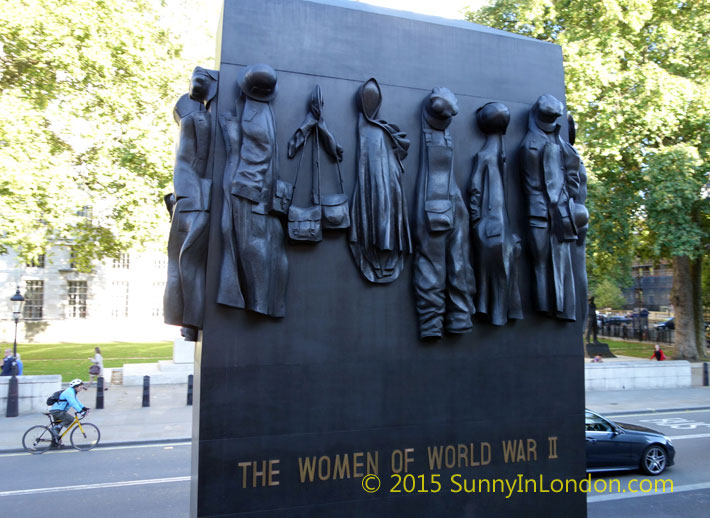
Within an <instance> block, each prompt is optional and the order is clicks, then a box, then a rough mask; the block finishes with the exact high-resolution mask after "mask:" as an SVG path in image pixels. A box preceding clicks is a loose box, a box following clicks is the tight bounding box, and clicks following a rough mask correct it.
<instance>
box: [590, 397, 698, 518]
mask: <svg viewBox="0 0 710 518" xmlns="http://www.w3.org/2000/svg"><path fill="white" fill-rule="evenodd" d="M609 418H610V419H612V420H614V421H617V422H626V423H634V424H639V425H642V426H646V427H648V428H652V429H654V430H657V431H659V432H663V433H664V434H666V435H667V436H669V437H670V438H671V440H672V441H673V446H675V449H676V457H675V465H673V466H672V467H670V468H668V469H666V471H665V472H664V473H662V474H661V475H660V476H658V477H648V476H645V475H643V474H642V473H641V472H617V473H606V474H603V475H595V476H594V477H593V479H592V480H593V482H596V481H605V482H607V484H609V485H610V482H611V480H612V479H617V478H618V479H619V480H620V488H621V490H622V492H619V491H618V490H617V488H616V487H614V491H613V492H604V493H599V492H592V493H590V494H589V497H588V499H587V502H588V504H587V512H588V517H589V518H614V517H617V516H619V517H621V516H623V517H624V518H634V517H643V518H651V517H662V516H663V517H665V516H683V517H684V518H695V517H697V518H701V517H702V518H706V517H707V516H708V515H709V513H710V511H708V509H710V469H709V468H708V466H709V465H710V411H709V410H703V411H686V412H672V413H652V414H641V415H624V416H609ZM632 479H636V481H635V482H632V488H633V489H635V490H638V489H639V488H644V489H650V488H651V487H652V486H651V484H653V483H654V482H655V480H656V479H664V480H672V481H673V492H672V493H671V492H669V487H670V484H666V492H665V493H664V492H663V491H662V486H659V490H658V492H654V491H651V492H648V493H640V492H638V493H631V492H630V491H629V490H628V489H627V488H628V487H629V486H628V485H627V484H628V483H629V482H630V481H631V480H632ZM644 480H648V481H649V482H644ZM595 485H597V487H600V488H603V486H604V485H605V484H604V483H602V482H598V483H596V484H595ZM624 489H627V490H626V491H625V492H623V491H624Z"/></svg>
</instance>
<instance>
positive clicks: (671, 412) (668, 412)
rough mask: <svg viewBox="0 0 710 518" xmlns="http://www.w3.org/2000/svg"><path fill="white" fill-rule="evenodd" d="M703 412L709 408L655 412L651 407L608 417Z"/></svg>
mask: <svg viewBox="0 0 710 518" xmlns="http://www.w3.org/2000/svg"><path fill="white" fill-rule="evenodd" d="M703 412H710V410H709V409H707V408H706V409H702V408H701V409H699V410H668V411H665V412H656V411H655V410H653V409H652V408H649V409H648V411H647V412H642V413H636V414H618V415H610V416H609V419H611V420H612V421H614V420H616V418H617V417H641V416H644V415H667V414H701V413H703Z"/></svg>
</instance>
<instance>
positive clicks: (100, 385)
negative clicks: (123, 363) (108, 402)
mask: <svg viewBox="0 0 710 518" xmlns="http://www.w3.org/2000/svg"><path fill="white" fill-rule="evenodd" d="M103 407H104V377H103V376H99V378H98V379H97V380H96V408H98V409H101V408H103Z"/></svg>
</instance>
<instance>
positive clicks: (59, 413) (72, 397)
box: [49, 378, 89, 442]
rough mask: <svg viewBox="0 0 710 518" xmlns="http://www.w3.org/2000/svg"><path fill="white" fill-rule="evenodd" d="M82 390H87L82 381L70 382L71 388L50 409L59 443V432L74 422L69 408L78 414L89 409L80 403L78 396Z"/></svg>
mask: <svg viewBox="0 0 710 518" xmlns="http://www.w3.org/2000/svg"><path fill="white" fill-rule="evenodd" d="M82 390H85V387H84V382H83V381H81V380H80V379H78V378H77V379H74V380H71V381H70V382H69V387H68V388H67V389H66V390H64V391H63V392H62V393H61V394H60V395H59V401H57V402H56V403H54V404H53V405H52V406H51V407H50V409H49V413H50V414H51V415H52V418H53V419H54V422H55V423H56V424H55V426H54V432H55V434H56V437H57V442H58V441H59V432H60V430H61V429H62V426H69V425H70V424H72V422H73V421H74V418H73V417H72V416H70V415H69V412H67V410H68V408H69V407H72V408H73V409H74V410H76V411H77V412H83V413H86V412H87V411H88V410H89V409H88V408H86V407H85V406H84V405H82V404H81V402H79V400H78V399H77V395H78V394H79V392H81V391H82Z"/></svg>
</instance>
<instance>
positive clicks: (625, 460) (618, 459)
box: [584, 412, 631, 468]
mask: <svg viewBox="0 0 710 518" xmlns="http://www.w3.org/2000/svg"><path fill="white" fill-rule="evenodd" d="M584 425H585V439H586V456H587V467H588V468H619V467H627V466H629V464H630V462H631V444H630V443H629V441H627V440H626V438H625V437H624V435H625V434H624V433H618V432H617V430H616V428H615V427H614V425H612V424H611V422H609V421H607V420H606V419H604V418H603V417H602V416H600V415H598V414H595V413H594V412H586V414H585V422H584Z"/></svg>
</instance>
